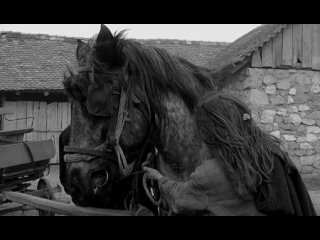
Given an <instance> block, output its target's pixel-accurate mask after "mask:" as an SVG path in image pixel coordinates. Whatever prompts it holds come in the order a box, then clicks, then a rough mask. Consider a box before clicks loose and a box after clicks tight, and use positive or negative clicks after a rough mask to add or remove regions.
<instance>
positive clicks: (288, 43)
mask: <svg viewBox="0 0 320 240" xmlns="http://www.w3.org/2000/svg"><path fill="white" fill-rule="evenodd" d="M292 36H293V26H292V24H289V25H288V26H287V27H286V28H285V29H284V30H283V41H282V42H283V44H282V46H283V49H282V65H283V66H287V67H291V66H292V59H293V43H292V40H293V39H292Z"/></svg>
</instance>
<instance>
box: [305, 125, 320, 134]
mask: <svg viewBox="0 0 320 240" xmlns="http://www.w3.org/2000/svg"><path fill="white" fill-rule="evenodd" d="M307 132H308V133H320V127H315V126H311V127H307Z"/></svg>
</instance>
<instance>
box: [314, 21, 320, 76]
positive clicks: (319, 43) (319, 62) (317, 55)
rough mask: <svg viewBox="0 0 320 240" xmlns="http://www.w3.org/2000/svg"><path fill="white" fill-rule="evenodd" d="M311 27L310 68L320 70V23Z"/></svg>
mask: <svg viewBox="0 0 320 240" xmlns="http://www.w3.org/2000/svg"><path fill="white" fill-rule="evenodd" d="M312 27H313V28H312V32H313V34H312V69H315V70H320V24H312Z"/></svg>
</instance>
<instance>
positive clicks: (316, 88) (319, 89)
mask: <svg viewBox="0 0 320 240" xmlns="http://www.w3.org/2000/svg"><path fill="white" fill-rule="evenodd" d="M311 92H313V93H320V75H319V74H315V75H314V76H313V78H312V87H311Z"/></svg>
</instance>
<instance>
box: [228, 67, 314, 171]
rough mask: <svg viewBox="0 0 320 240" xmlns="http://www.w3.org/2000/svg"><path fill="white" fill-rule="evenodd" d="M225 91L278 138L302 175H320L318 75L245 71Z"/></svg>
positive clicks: (258, 69) (234, 78)
mask: <svg viewBox="0 0 320 240" xmlns="http://www.w3.org/2000/svg"><path fill="white" fill-rule="evenodd" d="M228 82H230V84H229V85H227V86H226V88H225V90H227V91H228V92H231V93H233V94H235V95H238V96H239V97H241V98H242V99H243V100H244V101H245V102H246V103H247V104H249V105H250V107H251V109H252V115H253V118H254V119H255V120H256V121H257V122H258V125H259V126H260V127H261V128H262V129H263V130H264V131H266V132H269V133H271V134H272V135H274V136H276V137H278V138H280V139H281V140H282V141H283V143H284V147H285V148H286V149H287V151H288V153H289V155H290V157H291V159H292V160H293V161H294V163H295V164H296V166H297V167H298V169H299V170H300V172H301V173H302V174H320V72H317V71H307V70H294V69H288V70H280V69H261V68H246V69H243V70H242V71H240V72H238V73H237V74H236V75H235V76H232V77H231V79H228Z"/></svg>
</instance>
